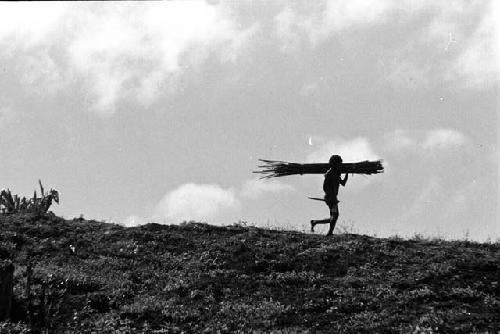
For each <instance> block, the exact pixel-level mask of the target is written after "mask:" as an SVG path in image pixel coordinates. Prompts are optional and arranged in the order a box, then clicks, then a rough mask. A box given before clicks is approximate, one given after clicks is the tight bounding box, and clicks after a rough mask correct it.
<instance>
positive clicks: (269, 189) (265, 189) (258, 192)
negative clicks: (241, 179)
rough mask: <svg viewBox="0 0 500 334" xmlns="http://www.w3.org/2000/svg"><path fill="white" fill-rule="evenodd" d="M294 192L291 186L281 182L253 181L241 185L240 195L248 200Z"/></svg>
mask: <svg viewBox="0 0 500 334" xmlns="http://www.w3.org/2000/svg"><path fill="white" fill-rule="evenodd" d="M294 190H295V189H294V188H293V187H292V186H291V185H289V184H286V183H284V182H282V181H278V180H263V179H262V180H261V179H253V180H247V181H246V182H245V183H243V186H242V189H241V192H240V195H241V196H242V197H246V198H250V199H257V198H259V197H261V196H263V195H265V194H267V193H283V192H289V191H294Z"/></svg>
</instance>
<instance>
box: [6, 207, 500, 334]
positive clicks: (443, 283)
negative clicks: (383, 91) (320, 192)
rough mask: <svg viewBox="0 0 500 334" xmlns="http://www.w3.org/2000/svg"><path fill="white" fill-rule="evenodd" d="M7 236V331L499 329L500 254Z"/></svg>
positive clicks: (212, 230)
mask: <svg viewBox="0 0 500 334" xmlns="http://www.w3.org/2000/svg"><path fill="white" fill-rule="evenodd" d="M0 226H1V232H0V250H1V251H0V256H3V258H6V257H8V258H10V259H11V260H12V261H13V262H14V264H15V266H16V269H15V273H14V280H15V286H14V294H15V300H14V310H13V314H12V319H11V321H10V322H3V323H2V322H0V333H28V332H37V331H38V332H39V331H47V332H50V333H52V332H58V331H60V332H62V331H68V332H76V333H90V332H99V333H130V332H138V333H181V332H186V333H190V332H192V333H199V332H206V333H211V332H221V333H234V332H241V333H243V332H274V333H290V332H306V333H332V332H337V333H409V332H416V333H488V332H491V333H498V331H499V330H500V327H499V321H500V320H499V319H500V244H498V243H475V242H471V241H443V240H428V239H425V238H422V237H419V238H415V239H412V240H405V239H402V238H385V239H384V238H374V237H368V236H363V235H357V234H349V233H346V234H338V235H334V236H333V237H331V238H327V237H325V236H320V235H311V234H304V233H300V232H292V231H278V230H270V229H261V228H256V227H251V226H246V225H245V224H243V223H240V224H236V225H234V226H229V227H216V226H211V225H207V224H199V223H193V222H191V223H186V224H182V225H180V226H178V225H171V226H166V225H159V224H148V225H144V226H140V227H133V228H124V227H121V226H119V225H114V224H106V223H103V222H97V221H91V220H85V219H83V218H79V219H73V220H64V219H62V218H59V217H56V216H54V215H52V214H46V215H41V216H33V215H1V216H0ZM29 265H31V267H32V270H31V271H32V273H31V274H30V273H29V270H28V266H29ZM28 278H29V281H30V284H29V285H30V289H31V292H30V297H29V298H28V296H27V291H26V287H27V283H26V281H27V279H28Z"/></svg>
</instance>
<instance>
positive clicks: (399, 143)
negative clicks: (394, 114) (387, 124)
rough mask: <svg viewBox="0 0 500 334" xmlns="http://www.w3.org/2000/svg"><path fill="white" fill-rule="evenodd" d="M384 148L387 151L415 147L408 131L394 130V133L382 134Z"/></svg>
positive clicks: (414, 142)
mask: <svg viewBox="0 0 500 334" xmlns="http://www.w3.org/2000/svg"><path fill="white" fill-rule="evenodd" d="M384 141H385V146H386V148H387V149H388V150H389V151H393V150H401V149H409V148H411V147H415V146H416V145H417V143H416V141H415V139H413V138H412V137H411V136H410V134H409V133H408V131H406V130H403V129H396V130H394V131H391V132H388V133H386V134H384Z"/></svg>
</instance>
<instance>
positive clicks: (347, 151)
mask: <svg viewBox="0 0 500 334" xmlns="http://www.w3.org/2000/svg"><path fill="white" fill-rule="evenodd" d="M333 154H338V155H340V156H341V157H342V159H343V160H344V162H359V161H365V160H378V159H380V157H379V155H378V154H377V153H375V152H374V150H373V148H372V145H371V143H370V142H369V141H368V139H367V138H364V137H358V138H354V139H352V140H342V139H337V140H329V141H326V142H324V143H323V144H321V145H319V146H318V147H317V148H316V149H315V150H314V151H313V152H311V153H310V154H309V155H308V156H307V158H306V162H308V163H320V162H328V160H329V159H330V157H331V156H332V155H333ZM384 166H385V167H387V163H386V162H385V163H384ZM376 179H379V178H373V177H361V176H359V175H358V176H354V177H351V178H350V179H349V187H348V188H347V189H348V190H349V191H350V190H351V189H352V190H359V189H361V188H363V187H364V186H366V185H368V184H369V183H370V182H372V181H374V180H376ZM318 180H320V179H318ZM321 182H322V181H321Z"/></svg>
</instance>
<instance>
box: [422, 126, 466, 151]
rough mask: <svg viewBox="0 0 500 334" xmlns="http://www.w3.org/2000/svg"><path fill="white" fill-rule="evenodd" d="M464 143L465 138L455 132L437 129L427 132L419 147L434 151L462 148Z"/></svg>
mask: <svg viewBox="0 0 500 334" xmlns="http://www.w3.org/2000/svg"><path fill="white" fill-rule="evenodd" d="M466 142H467V140H466V138H465V136H464V135H463V134H462V133H460V132H458V131H456V130H452V129H437V130H432V131H429V132H427V134H426V136H425V139H424V141H423V142H422V144H421V145H422V148H423V149H425V150H436V149H447V148H450V147H456V146H462V145H464V144H465V143H466Z"/></svg>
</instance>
